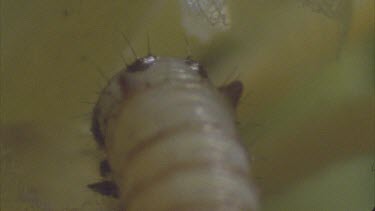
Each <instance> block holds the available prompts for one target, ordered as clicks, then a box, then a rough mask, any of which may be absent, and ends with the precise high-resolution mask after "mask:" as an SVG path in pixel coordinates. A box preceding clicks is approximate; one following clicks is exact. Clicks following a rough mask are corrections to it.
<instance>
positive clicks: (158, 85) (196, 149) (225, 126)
mask: <svg viewBox="0 0 375 211" xmlns="http://www.w3.org/2000/svg"><path fill="white" fill-rule="evenodd" d="M242 90H243V85H242V83H241V82H240V81H232V82H231V83H229V84H226V85H223V86H221V87H219V88H216V87H214V86H213V84H212V83H211V81H210V80H209V78H208V76H207V73H206V70H205V69H204V67H203V65H201V64H200V63H199V62H197V61H194V60H192V59H191V58H189V57H188V58H186V59H180V58H174V57H159V56H154V55H152V54H149V55H148V56H145V57H141V58H137V59H136V60H135V61H134V62H133V63H132V64H131V65H129V66H127V67H125V68H124V69H122V70H121V71H120V72H118V73H117V74H115V75H114V76H113V77H112V78H111V79H110V80H109V82H108V84H107V86H106V87H105V88H104V89H103V90H102V92H101V94H100V96H99V99H98V101H97V103H96V105H95V106H94V110H93V117H92V126H91V131H92V133H93V136H94V138H95V140H96V141H97V143H98V145H99V146H100V147H101V148H102V149H103V150H104V151H105V152H106V156H107V160H104V161H102V162H101V164H100V172H101V175H102V176H103V178H104V179H103V181H101V182H98V183H94V184H90V185H88V187H89V188H91V189H92V190H94V191H96V192H100V193H102V194H104V195H108V196H113V197H117V198H119V201H120V205H119V206H120V208H119V209H120V210H127V211H134V210H141V211H148V210H153V211H159V210H160V211H161V210H163V211H164V210H171V211H175V210H179V211H183V210H189V211H191V210H215V211H219V210H222V211H224V210H225V211H228V210H233V211H237V210H238V211H239V210H241V211H242V210H249V211H251V210H256V209H257V208H256V207H257V206H256V205H257V200H256V193H255V191H254V188H253V186H252V184H251V181H250V169H249V166H250V165H249V161H248V152H247V151H246V148H245V147H244V146H243V144H242V141H241V138H240V136H239V134H238V132H237V129H236V123H235V107H236V105H237V103H238V101H239V99H240V97H241V94H242Z"/></svg>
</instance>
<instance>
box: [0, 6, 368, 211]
mask: <svg viewBox="0 0 375 211" xmlns="http://www.w3.org/2000/svg"><path fill="white" fill-rule="evenodd" d="M228 2H229V6H230V12H231V21H232V26H231V29H230V30H229V31H227V32H225V33H222V34H217V35H216V36H214V37H213V38H212V40H211V42H205V43H203V42H200V41H199V40H197V39H195V38H194V37H189V40H190V47H191V49H192V54H193V56H194V57H195V58H196V59H198V60H200V61H202V62H203V63H204V64H205V66H206V67H207V69H208V71H209V75H210V77H211V78H212V79H213V80H214V82H215V83H216V84H220V83H223V82H224V81H225V80H227V79H228V78H238V79H240V80H242V81H243V82H244V83H245V87H246V90H245V96H244V98H243V100H242V101H241V104H240V107H239V109H238V111H239V112H238V117H239V121H240V126H239V127H240V130H241V133H242V134H243V137H244V140H245V141H246V143H247V144H248V146H249V150H250V151H251V153H252V155H253V162H252V165H253V175H254V177H255V182H256V183H257V187H258V191H259V196H260V198H261V206H262V208H263V209H262V210H266V211H274V210H298V211H299V210H314V211H315V210H324V211H325V210H327V211H328V210H329V211H331V210H334V211H335V210H340V211H341V210H350V211H352V210H353V211H362V210H364V211H365V210H371V209H372V208H373V206H374V197H375V196H374V189H375V183H374V171H375V166H374V159H375V158H374V157H375V155H374V145H375V144H374V137H375V133H374V127H375V125H374V121H375V120H374V118H375V117H374V115H375V112H374V44H375V43H374V1H372V0H363V1H349V0H341V1H339V2H341V5H342V7H340V8H339V9H338V10H337V11H336V12H334V13H333V14H334V15H333V16H328V15H327V14H326V13H324V12H322V11H317V10H315V9H314V8H316V6H317V5H318V6H319V5H320V6H321V5H324V4H325V3H327V2H336V1H334V0H326V1H324V0H317V1H308V0H288V1H277V0H273V1H264V0H252V1H234V0H233V1H228ZM178 6H179V4H178V1H167V0H160V1H153V0H143V1H130V0H128V1H127V0H113V1H99V0H91V1H89V0H82V1H78V0H75V1H73V0H69V1H68V0H64V1H63V0H55V1H50V0H2V1H1V10H0V12H1V35H0V36H1V49H0V50H1V75H0V78H1V92H0V95H1V125H0V126H1V142H0V143H1V151H0V152H1V154H0V155H1V174H0V175H1V177H0V182H1V195H0V197H1V198H0V199H1V201H0V208H1V210H5V211H8V210H11V211H13V210H108V209H110V207H112V206H113V203H114V201H111V200H108V199H106V198H103V197H101V196H98V195H97V194H95V193H92V192H90V191H88V190H87V189H86V188H85V185H86V184H88V183H91V182H95V181H97V180H98V179H99V175H98V173H97V162H98V159H99V158H100V154H99V153H98V151H97V150H96V146H95V143H94V141H93V140H92V137H91V135H90V133H89V124H90V111H91V108H92V105H91V104H89V103H86V102H87V101H88V102H95V100H96V98H97V91H98V90H100V88H101V87H103V85H104V84H105V82H106V79H104V78H103V77H102V76H101V74H100V72H102V73H103V74H104V75H106V76H107V77H109V76H111V75H112V74H113V73H115V72H117V71H118V70H119V69H120V68H121V67H122V66H123V62H122V59H121V52H122V51H123V50H126V49H128V48H127V44H126V43H125V42H124V40H122V39H121V35H120V33H119V31H123V32H125V33H126V34H127V36H128V37H129V38H130V39H131V40H132V45H133V46H134V48H135V49H136V51H137V52H138V54H139V55H144V54H145V53H146V45H147V44H146V43H147V42H146V40H147V38H146V37H147V33H149V34H150V38H151V49H152V52H154V53H155V54H157V55H165V56H185V55H186V53H185V52H186V43H185V38H184V36H186V34H187V33H186V32H185V31H184V28H183V27H182V26H181V24H180V23H181V21H180V18H181V17H180V8H179V7H178ZM124 55H125V58H126V59H127V60H128V63H129V62H130V61H131V60H132V56H131V54H129V53H128V52H127V51H126V52H125V53H124Z"/></svg>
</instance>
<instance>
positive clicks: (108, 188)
mask: <svg viewBox="0 0 375 211" xmlns="http://www.w3.org/2000/svg"><path fill="white" fill-rule="evenodd" d="M87 187H88V188H90V189H91V190H92V191H94V192H97V193H100V194H102V195H104V196H111V197H114V198H118V197H119V191H118V188H117V185H116V184H115V183H114V182H112V181H101V182H97V183H92V184H88V185H87Z"/></svg>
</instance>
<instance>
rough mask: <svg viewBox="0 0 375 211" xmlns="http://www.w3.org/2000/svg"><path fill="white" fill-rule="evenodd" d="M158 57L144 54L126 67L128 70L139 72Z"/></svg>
mask: <svg viewBox="0 0 375 211" xmlns="http://www.w3.org/2000/svg"><path fill="white" fill-rule="evenodd" d="M157 59H158V57H156V56H152V55H150V56H146V57H142V58H139V59H136V60H135V62H133V63H132V64H131V65H129V66H128V68H127V69H126V70H127V71H128V72H131V73H132V72H140V71H145V70H147V69H148V68H149V67H150V66H151V65H152V64H154V63H155V62H156V60H157Z"/></svg>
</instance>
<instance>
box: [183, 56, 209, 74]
mask: <svg viewBox="0 0 375 211" xmlns="http://www.w3.org/2000/svg"><path fill="white" fill-rule="evenodd" d="M185 64H187V65H189V67H190V68H191V69H192V70H194V71H196V72H197V73H198V74H199V75H200V76H201V77H202V78H204V79H207V78H208V75H207V72H206V70H205V69H204V68H203V65H201V64H200V63H199V62H196V61H194V60H192V59H191V58H190V57H187V58H186V59H185Z"/></svg>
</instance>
